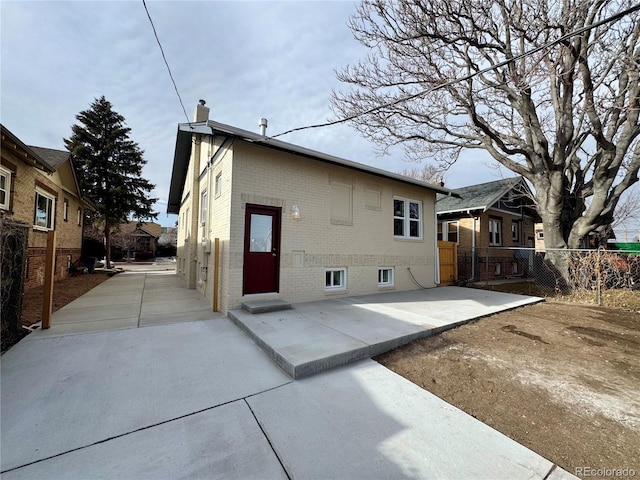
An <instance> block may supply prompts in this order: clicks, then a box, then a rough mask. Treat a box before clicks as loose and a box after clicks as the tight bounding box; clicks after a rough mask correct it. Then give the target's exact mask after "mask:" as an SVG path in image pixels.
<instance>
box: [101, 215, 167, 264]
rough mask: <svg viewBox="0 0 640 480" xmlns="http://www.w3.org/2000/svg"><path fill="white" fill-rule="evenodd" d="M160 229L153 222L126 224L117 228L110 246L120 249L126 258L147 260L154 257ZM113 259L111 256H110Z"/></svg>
mask: <svg viewBox="0 0 640 480" xmlns="http://www.w3.org/2000/svg"><path fill="white" fill-rule="evenodd" d="M160 235H162V227H161V226H160V224H158V223H155V222H135V221H132V222H127V223H123V224H121V225H120V226H119V230H118V231H116V232H114V233H113V235H112V239H111V246H112V248H113V247H116V249H120V250H121V252H122V254H123V255H124V256H126V257H127V258H137V259H147V258H153V257H155V256H156V250H157V249H158V240H159V239H160ZM112 257H113V254H112Z"/></svg>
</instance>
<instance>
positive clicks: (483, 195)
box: [436, 177, 523, 213]
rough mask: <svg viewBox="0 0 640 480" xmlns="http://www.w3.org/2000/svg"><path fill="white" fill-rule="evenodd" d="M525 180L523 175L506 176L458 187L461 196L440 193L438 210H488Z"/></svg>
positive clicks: (441, 211) (457, 190)
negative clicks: (492, 180) (501, 178)
mask: <svg viewBox="0 0 640 480" xmlns="http://www.w3.org/2000/svg"><path fill="white" fill-rule="evenodd" d="M522 181H523V178H522V177H512V178H505V179H503V180H496V181H494V182H487V183H480V184H478V185H470V186H468V187H463V188H456V192H457V193H458V194H460V197H461V198H456V197H450V196H447V195H440V194H439V195H438V197H437V201H436V212H437V213H445V212H458V211H464V210H479V209H483V210H486V209H487V208H490V207H491V206H492V205H493V204H494V203H496V202H497V201H498V200H500V199H501V198H502V196H503V195H504V194H506V193H507V192H508V191H509V190H511V189H512V188H513V187H515V186H516V185H518V184H519V183H520V182H522Z"/></svg>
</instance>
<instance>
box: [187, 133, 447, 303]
mask: <svg viewBox="0 0 640 480" xmlns="http://www.w3.org/2000/svg"><path fill="white" fill-rule="evenodd" d="M210 141H211V136H203V138H202V141H196V142H195V145H196V146H195V147H194V148H193V149H192V152H191V159H190V162H189V166H188V169H187V176H186V181H185V185H184V190H183V192H182V206H181V208H180V213H179V220H178V259H177V270H178V273H179V274H180V275H182V276H183V278H185V280H186V281H187V283H188V284H189V282H190V281H191V282H194V283H195V284H194V285H193V286H194V287H195V288H197V289H198V290H199V291H200V292H201V293H202V294H203V295H205V296H206V297H207V298H209V299H211V298H212V296H213V292H212V290H213V283H212V282H213V278H212V277H213V275H210V274H208V273H213V268H214V264H213V255H212V253H213V247H211V252H207V251H206V242H207V241H208V242H211V243H213V240H214V239H215V238H219V239H220V241H221V261H220V279H221V280H220V291H219V299H220V305H219V306H220V310H221V311H222V312H226V311H227V310H229V309H233V308H238V307H239V306H240V304H241V303H242V302H243V301H246V299H247V297H246V296H243V294H242V287H243V284H242V283H243V257H244V230H245V214H246V205H247V204H256V205H267V206H274V207H280V208H282V223H281V245H280V285H279V292H278V293H270V294H259V295H258V296H259V297H260V298H282V299H284V300H286V301H289V302H304V301H312V300H320V299H324V298H328V297H334V296H347V295H349V296H351V295H362V294H370V293H377V292H381V291H386V290H413V289H417V288H419V287H418V286H417V285H416V283H415V282H414V281H413V280H412V279H411V277H410V275H409V272H408V271H407V267H410V268H411V272H412V273H413V275H414V276H415V277H416V279H417V280H418V281H419V282H421V283H422V285H424V286H426V287H434V286H435V272H436V265H435V248H436V247H435V212H434V210H435V208H434V205H435V192H433V191H431V190H428V189H425V188H421V187H418V186H413V185H408V184H406V183H403V182H400V181H396V180H393V179H388V178H383V177H379V176H376V175H372V174H368V173H364V172H357V171H355V170H352V169H349V168H345V167H342V166H337V165H329V164H327V163H324V162H319V161H316V160H311V159H308V158H306V157H303V156H300V155H296V154H293V153H290V152H283V151H276V150H273V149H270V148H266V147H261V146H256V145H252V144H251V143H248V142H242V141H236V142H234V143H233V145H232V146H229V147H227V148H226V151H224V152H219V153H218V155H217V157H216V160H215V162H214V163H213V164H208V160H209V158H210V157H211V155H212V152H215V151H217V149H218V147H219V146H220V143H219V142H218V140H214V144H213V145H211V144H209V143H208V142H210ZM194 179H195V181H194ZM218 182H219V184H220V190H219V192H217V191H216V185H218ZM333 184H339V185H341V186H346V189H347V191H349V192H350V196H351V212H350V214H351V219H350V221H341V220H340V221H336V220H335V219H333V218H332V204H331V198H332V197H331V192H332V185H333ZM204 191H207V192H208V193H207V202H208V206H207V211H208V214H207V216H206V218H205V219H203V218H202V217H201V215H200V212H201V208H202V205H201V199H202V193H203V192H204ZM394 197H402V198H405V199H409V200H415V201H418V202H420V203H421V205H422V236H421V238H420V239H399V238H395V237H394V234H393V219H394V215H393V204H394V202H393V199H394ZM294 204H296V205H297V206H298V207H299V209H300V213H301V216H300V219H299V220H294V219H292V218H291V215H290V210H291V207H292V205H294ZM203 239H204V240H205V242H204V243H203ZM380 267H392V268H393V269H394V276H395V278H394V284H393V286H391V287H389V286H380V285H379V284H378V269H379V268H380ZM327 268H345V269H346V270H347V274H346V275H347V282H346V283H347V285H346V289H343V290H340V291H327V290H326V289H325V270H326V269H327ZM203 269H204V270H203ZM255 297H256V296H255V295H251V298H255Z"/></svg>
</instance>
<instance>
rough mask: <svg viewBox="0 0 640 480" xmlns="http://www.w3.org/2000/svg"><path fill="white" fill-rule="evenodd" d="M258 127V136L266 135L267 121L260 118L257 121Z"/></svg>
mask: <svg viewBox="0 0 640 480" xmlns="http://www.w3.org/2000/svg"><path fill="white" fill-rule="evenodd" d="M258 126H259V127H260V135H262V136H263V137H264V136H266V135H267V119H266V118H261V119H260V120H259V121H258Z"/></svg>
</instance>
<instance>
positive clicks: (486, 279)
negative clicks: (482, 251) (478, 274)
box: [484, 248, 489, 287]
mask: <svg viewBox="0 0 640 480" xmlns="http://www.w3.org/2000/svg"><path fill="white" fill-rule="evenodd" d="M484 260H485V262H484V274H485V277H484V286H485V287H488V286H489V249H488V248H487V254H486V256H485V258H484Z"/></svg>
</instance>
